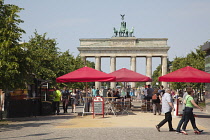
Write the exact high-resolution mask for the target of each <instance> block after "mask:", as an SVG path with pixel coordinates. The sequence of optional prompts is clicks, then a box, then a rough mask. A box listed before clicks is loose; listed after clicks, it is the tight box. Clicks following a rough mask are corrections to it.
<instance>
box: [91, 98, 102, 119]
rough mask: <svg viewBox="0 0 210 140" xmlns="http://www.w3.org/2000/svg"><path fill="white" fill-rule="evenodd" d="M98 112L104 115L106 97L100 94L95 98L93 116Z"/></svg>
mask: <svg viewBox="0 0 210 140" xmlns="http://www.w3.org/2000/svg"><path fill="white" fill-rule="evenodd" d="M96 114H102V115H103V117H104V99H103V98H102V97H100V96H99V97H94V98H93V118H94V116H95V115H96Z"/></svg>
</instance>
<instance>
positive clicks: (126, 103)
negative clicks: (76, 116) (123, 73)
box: [82, 97, 152, 116]
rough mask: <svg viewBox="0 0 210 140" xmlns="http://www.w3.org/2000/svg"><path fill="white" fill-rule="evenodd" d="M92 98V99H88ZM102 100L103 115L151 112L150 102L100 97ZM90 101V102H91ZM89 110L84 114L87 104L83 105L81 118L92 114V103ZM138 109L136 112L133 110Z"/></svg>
mask: <svg viewBox="0 0 210 140" xmlns="http://www.w3.org/2000/svg"><path fill="white" fill-rule="evenodd" d="M89 98H92V97H89ZM102 98H103V100H104V115H115V116H118V115H130V114H132V112H133V111H139V112H142V113H147V112H148V113H149V112H152V102H151V101H147V100H131V98H126V99H124V98H120V99H116V97H102ZM91 101H92V100H91ZM89 107H90V110H89V111H88V112H85V108H87V103H86V104H84V109H83V113H82V116H84V115H85V114H92V113H93V108H92V103H90V104H89ZM135 108H138V110H135Z"/></svg>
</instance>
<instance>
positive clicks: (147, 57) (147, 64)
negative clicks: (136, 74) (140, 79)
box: [146, 56, 152, 85]
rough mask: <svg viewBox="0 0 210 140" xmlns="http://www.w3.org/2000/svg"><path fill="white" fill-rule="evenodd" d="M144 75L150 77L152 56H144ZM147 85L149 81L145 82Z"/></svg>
mask: <svg viewBox="0 0 210 140" xmlns="http://www.w3.org/2000/svg"><path fill="white" fill-rule="evenodd" d="M146 76H148V77H150V78H151V77H152V56H146ZM146 84H147V85H149V84H151V82H146Z"/></svg>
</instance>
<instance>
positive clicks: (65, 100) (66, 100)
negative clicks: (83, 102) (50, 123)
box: [61, 86, 70, 113]
mask: <svg viewBox="0 0 210 140" xmlns="http://www.w3.org/2000/svg"><path fill="white" fill-rule="evenodd" d="M61 94H62V103H63V112H64V113H67V109H68V104H69V97H70V94H69V91H68V90H67V87H66V86H64V87H63V90H62V92H61Z"/></svg>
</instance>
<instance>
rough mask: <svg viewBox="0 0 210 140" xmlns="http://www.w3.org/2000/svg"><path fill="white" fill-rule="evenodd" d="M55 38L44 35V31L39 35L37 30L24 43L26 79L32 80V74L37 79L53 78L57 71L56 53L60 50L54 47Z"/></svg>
mask: <svg viewBox="0 0 210 140" xmlns="http://www.w3.org/2000/svg"><path fill="white" fill-rule="evenodd" d="M56 45H57V43H56V40H55V39H49V38H47V37H46V33H44V34H43V35H39V34H38V33H37V31H35V32H34V37H33V36H32V37H31V38H30V40H29V42H28V43H25V46H24V47H25V48H27V51H26V52H27V57H26V63H25V69H26V70H27V74H28V75H27V77H29V78H28V79H26V81H27V82H28V83H30V82H32V77H30V76H31V75H32V74H34V75H35V76H36V78H38V79H43V80H54V79H55V78H56V76H57V71H58V66H57V63H58V59H57V58H58V55H59V54H60V52H59V51H58V48H57V47H56Z"/></svg>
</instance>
